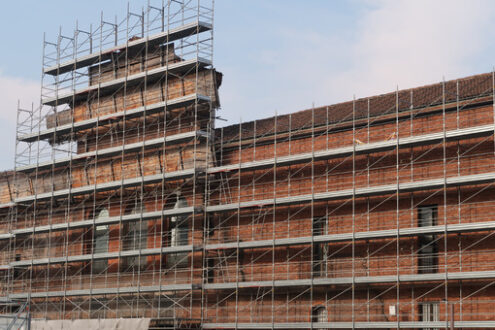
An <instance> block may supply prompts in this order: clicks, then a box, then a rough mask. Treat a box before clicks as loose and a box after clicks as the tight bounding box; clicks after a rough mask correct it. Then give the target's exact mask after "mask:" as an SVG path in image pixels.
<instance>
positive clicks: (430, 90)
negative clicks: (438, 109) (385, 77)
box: [217, 73, 493, 141]
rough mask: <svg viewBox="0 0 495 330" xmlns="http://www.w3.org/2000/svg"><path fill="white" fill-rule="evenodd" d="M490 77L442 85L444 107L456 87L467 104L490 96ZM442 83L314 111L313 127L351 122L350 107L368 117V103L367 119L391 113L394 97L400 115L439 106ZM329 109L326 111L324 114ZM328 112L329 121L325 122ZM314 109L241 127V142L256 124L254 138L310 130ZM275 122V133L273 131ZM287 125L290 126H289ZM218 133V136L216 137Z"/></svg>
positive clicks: (235, 131)
mask: <svg viewBox="0 0 495 330" xmlns="http://www.w3.org/2000/svg"><path fill="white" fill-rule="evenodd" d="M492 79H493V76H492V73H484V74H479V75H474V76H469V77H465V78H461V79H456V80H450V81H446V82H445V101H446V103H449V102H455V101H456V99H457V83H458V84H459V99H460V100H466V99H470V98H474V97H479V96H486V95H490V94H492V89H493V84H492ZM442 89H443V83H437V84H432V85H426V86H421V87H416V88H411V89H404V90H400V91H398V92H395V91H394V92H391V93H387V94H381V95H376V96H371V97H366V98H360V99H357V100H356V101H355V103H354V101H347V102H343V103H337V104H333V105H329V106H323V107H318V108H315V109H314V120H315V122H314V126H316V127H317V126H322V125H328V124H333V123H338V122H346V121H352V117H353V105H354V104H355V118H356V119H360V118H367V117H368V102H369V112H370V117H374V116H378V115H384V114H387V113H394V112H395V108H396V96H397V94H398V101H399V102H398V105H399V111H407V110H410V109H411V108H412V106H413V107H414V109H418V108H424V107H427V106H433V105H438V104H442ZM327 109H328V110H327ZM327 111H328V121H327ZM312 117H313V109H307V110H303V111H298V112H294V113H291V114H286V115H280V116H277V117H276V118H275V117H270V118H265V119H260V120H255V121H250V122H245V123H242V139H248V138H253V137H254V131H255V129H254V128H255V124H256V137H259V136H263V135H269V134H273V133H274V132H275V131H276V132H277V133H281V132H287V131H289V130H292V131H294V130H298V129H304V128H311V127H312ZM275 120H276V123H277V124H276V130H275ZM289 122H290V125H289ZM219 130H220V129H217V134H218V135H219ZM223 139H224V141H225V140H226V141H232V140H238V139H239V124H234V125H230V126H226V127H223Z"/></svg>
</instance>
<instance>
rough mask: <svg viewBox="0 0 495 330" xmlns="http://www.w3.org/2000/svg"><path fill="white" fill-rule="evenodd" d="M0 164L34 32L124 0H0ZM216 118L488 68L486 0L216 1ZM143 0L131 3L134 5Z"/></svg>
mask: <svg viewBox="0 0 495 330" xmlns="http://www.w3.org/2000/svg"><path fill="white" fill-rule="evenodd" d="M1 3H2V10H1V11H0V29H1V30H2V32H3V33H2V39H1V46H0V47H1V48H0V50H1V51H0V139H1V140H2V141H3V143H2V156H1V157H0V170H5V169H10V168H12V167H13V165H14V160H13V156H14V145H15V112H16V102H17V101H16V100H17V99H20V100H21V103H22V104H23V105H24V106H27V105H28V104H30V102H32V101H37V100H39V81H40V72H41V45H42V38H43V32H46V34H47V39H48V40H56V36H57V34H58V30H59V27H60V26H62V28H63V31H66V32H67V34H71V33H72V31H73V28H74V24H75V21H76V20H78V21H79V24H80V26H82V27H87V26H89V24H90V23H93V24H98V22H99V18H100V12H101V11H103V13H104V17H105V18H107V19H108V20H111V21H113V20H114V17H115V15H117V16H118V17H119V18H123V17H124V16H125V12H126V8H127V1H124V0H104V1H102V0H98V1H97V0H84V1H76V0H44V1H40V0H18V1H5V0H4V1H1ZM215 3H216V6H215V45H214V46H215V49H214V52H215V56H214V63H215V66H216V68H217V69H218V70H219V71H221V72H223V73H224V81H223V85H222V87H221V89H220V97H221V101H222V110H221V111H220V115H221V116H222V117H223V118H226V119H228V122H227V123H221V122H219V124H220V125H226V124H231V123H237V122H238V121H239V120H240V118H241V117H242V120H243V121H247V120H252V119H256V118H263V117H267V116H271V115H273V114H274V112H275V111H277V112H278V113H287V112H293V111H297V110H303V109H305V108H308V107H310V106H311V105H312V104H313V103H315V105H325V104H332V103H336V102H340V101H345V100H349V99H352V97H353V95H356V96H357V97H365V96H369V95H373V94H377V93H383V92H387V91H391V90H394V89H395V88H396V85H398V86H399V88H408V87H413V86H416V85H423V84H428V83H434V82H438V81H441V80H442V77H443V76H445V78H446V79H454V78H458V77H462V76H466V75H471V74H475V73H481V72H487V71H490V70H492V67H493V65H494V64H495V61H494V57H493V54H494V50H495V43H494V41H493V40H495V39H494V37H495V1H490V0H437V1H428V0H402V1H401V0H376V1H371V0H361V1H358V0H348V1H344V0H342V1H329V0H328V1H326V0H311V1H300V0H297V1H296V0H216V1H215ZM143 5H146V0H133V1H131V8H134V9H136V10H139V9H140V8H141V7H142V6H143Z"/></svg>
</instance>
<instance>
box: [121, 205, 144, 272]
mask: <svg viewBox="0 0 495 330" xmlns="http://www.w3.org/2000/svg"><path fill="white" fill-rule="evenodd" d="M143 212H146V209H145V207H144V206H140V205H136V206H134V208H133V209H132V210H131V212H130V214H141V213H143ZM147 239H148V223H147V222H146V221H143V220H137V221H132V222H129V223H128V224H127V230H126V234H125V236H124V248H125V250H127V251H129V250H133V251H139V250H142V249H146V248H147V244H148V240H147ZM126 265H127V266H128V267H130V268H136V267H140V268H144V267H146V256H133V257H128V258H127V260H126Z"/></svg>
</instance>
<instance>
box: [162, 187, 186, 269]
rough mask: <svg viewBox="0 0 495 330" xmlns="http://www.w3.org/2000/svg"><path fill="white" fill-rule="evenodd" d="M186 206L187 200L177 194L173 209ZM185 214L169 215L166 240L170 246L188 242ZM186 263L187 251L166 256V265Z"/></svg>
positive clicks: (178, 265) (174, 265)
mask: <svg viewBox="0 0 495 330" xmlns="http://www.w3.org/2000/svg"><path fill="white" fill-rule="evenodd" d="M184 207H187V201H186V199H185V198H184V197H182V196H177V201H176V202H175V205H174V209H181V208H184ZM187 220H188V217H187V215H177V216H173V217H170V219H169V223H168V241H169V245H170V246H171V247H174V246H182V245H187V244H188V243H189V237H188V235H189V225H188V223H187ZM187 265H188V260H187V253H172V254H170V255H168V257H167V267H184V266H187Z"/></svg>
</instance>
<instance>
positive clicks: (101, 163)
mask: <svg viewBox="0 0 495 330" xmlns="http://www.w3.org/2000/svg"><path fill="white" fill-rule="evenodd" d="M212 45H213V5H212V4H208V5H206V4H205V2H199V1H197V2H196V1H185V2H179V1H173V2H168V3H166V4H165V3H164V4H162V5H161V6H157V7H152V6H149V7H148V8H147V9H146V10H145V11H143V12H142V13H138V14H132V13H130V12H129V14H128V15H127V18H126V19H125V20H124V21H123V22H121V23H120V24H110V23H105V22H104V21H103V20H102V22H101V24H100V27H99V28H97V29H95V30H93V31H89V32H84V31H82V30H79V29H76V31H75V33H74V35H73V36H70V37H64V36H62V35H61V36H59V38H58V41H57V42H56V43H49V42H46V41H45V52H44V67H43V90H42V98H41V103H42V105H41V107H40V108H37V109H29V110H24V109H19V111H18V127H17V147H16V168H15V171H12V172H6V173H4V174H3V175H2V177H1V178H0V188H1V189H2V190H1V191H2V193H1V205H0V212H1V214H2V219H3V221H2V224H1V226H2V233H1V234H0V246H1V251H2V253H1V257H0V261H1V263H0V264H1V265H0V272H1V274H0V276H2V278H3V280H2V296H3V300H2V301H5V302H12V301H16V302H19V301H20V302H26V303H27V306H29V310H30V314H31V317H32V318H33V319H34V320H38V321H40V322H44V321H45V320H48V321H60V320H81V319H100V320H102V319H119V318H132V319H139V318H141V319H149V320H150V326H151V327H155V328H158V327H174V328H184V329H188V328H205V329H235V328H243V329H250V328H263V329H274V328H277V329H288V328H290V329H294V328H301V329H313V328H315V329H328V328H342V329H345V328H367V329H374V328H408V329H413V328H423V329H437V328H447V327H455V328H466V329H467V328H493V327H495V310H494V308H493V306H494V304H495V288H494V287H493V285H492V284H494V283H495V271H493V268H494V266H495V253H494V252H495V245H494V244H493V243H492V242H493V234H494V233H495V221H493V219H492V218H491V212H492V211H493V210H495V187H494V183H495V135H494V131H495V121H494V118H495V106H494V104H495V103H494V97H495V94H494V89H495V83H494V75H493V74H492V73H488V74H481V75H477V76H472V77H467V78H463V79H458V80H455V81H448V82H442V83H439V84H435V85H429V86H423V87H418V88H414V89H409V90H400V91H396V92H392V93H389V94H384V95H378V96H373V97H369V98H363V99H357V100H353V101H350V102H345V103H340V104H336V105H331V106H327V107H319V108H314V109H309V110H305V111H300V112H296V113H292V114H288V115H282V116H275V117H271V118H268V119H262V120H257V121H253V122H247V123H239V124H236V125H231V126H227V127H222V128H216V127H215V119H216V116H217V115H216V112H217V109H218V108H219V106H220V100H219V97H218V88H219V87H220V85H221V82H222V74H221V73H219V72H217V71H216V70H215V68H214V66H213V62H212V58H213V46H212ZM7 306H8V307H5V311H6V312H7V311H8V312H12V305H9V304H7Z"/></svg>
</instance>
